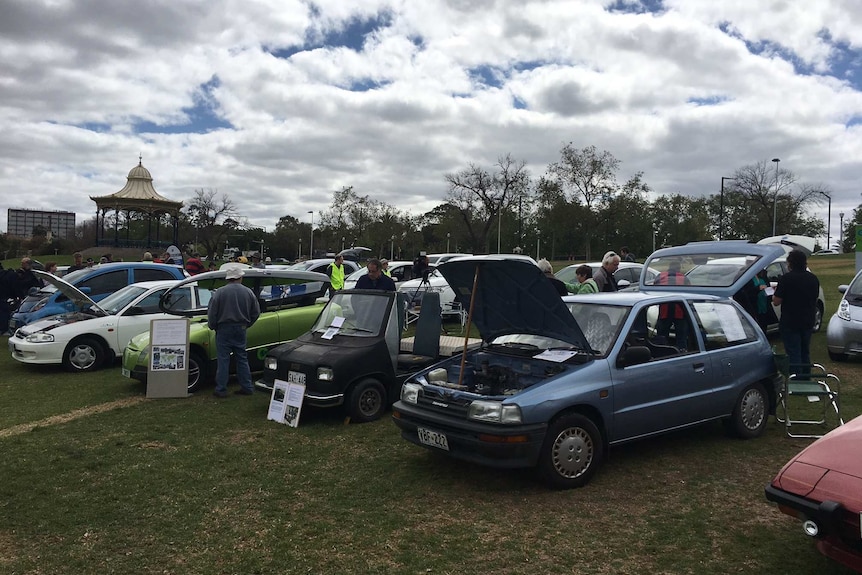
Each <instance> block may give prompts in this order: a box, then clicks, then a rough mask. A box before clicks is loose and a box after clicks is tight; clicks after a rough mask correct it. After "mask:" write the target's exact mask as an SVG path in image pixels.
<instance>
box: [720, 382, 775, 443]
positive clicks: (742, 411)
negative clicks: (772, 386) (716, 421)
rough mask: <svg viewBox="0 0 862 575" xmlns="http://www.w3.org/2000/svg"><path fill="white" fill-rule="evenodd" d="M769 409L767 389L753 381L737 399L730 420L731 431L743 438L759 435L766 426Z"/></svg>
mask: <svg viewBox="0 0 862 575" xmlns="http://www.w3.org/2000/svg"><path fill="white" fill-rule="evenodd" d="M768 409H769V398H768V396H767V395H766V390H765V389H764V388H763V386H762V385H760V384H759V383H752V384H751V385H749V386H748V387H746V388H745V391H743V392H742V393H741V394H739V398H738V399H737V400H736V406H734V408H733V415H731V416H730V420H729V422H728V424H729V429H730V431H731V432H732V433H733V434H734V435H736V436H737V437H741V438H743V439H752V438H754V437H759V436H760V435H761V434H762V433H763V430H764V429H765V428H766V420H767V418H768V417H769V411H768Z"/></svg>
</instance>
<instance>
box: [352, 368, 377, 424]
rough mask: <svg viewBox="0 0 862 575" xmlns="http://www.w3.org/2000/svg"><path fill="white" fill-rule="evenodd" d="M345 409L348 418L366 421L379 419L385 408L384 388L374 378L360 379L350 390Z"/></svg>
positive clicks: (360, 421) (359, 421) (357, 421)
mask: <svg viewBox="0 0 862 575" xmlns="http://www.w3.org/2000/svg"><path fill="white" fill-rule="evenodd" d="M347 410H348V413H349V415H350V420H351V421H355V422H356V423H367V422H369V421H375V420H377V419H380V417H381V416H382V415H383V412H384V411H385V410H386V389H385V388H384V387H383V384H382V383H380V382H379V381H377V380H376V379H372V378H367V379H363V380H361V381H360V382H359V383H357V384H356V385H355V386H353V390H352V391H351V392H350V399H349V400H348V405H347Z"/></svg>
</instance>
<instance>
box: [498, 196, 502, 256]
mask: <svg viewBox="0 0 862 575" xmlns="http://www.w3.org/2000/svg"><path fill="white" fill-rule="evenodd" d="M502 223H503V202H500V208H499V209H498V210H497V253H498V254H499V253H500V227H501V225H502Z"/></svg>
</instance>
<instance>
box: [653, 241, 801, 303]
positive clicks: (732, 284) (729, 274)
mask: <svg viewBox="0 0 862 575" xmlns="http://www.w3.org/2000/svg"><path fill="white" fill-rule="evenodd" d="M784 254H785V251H784V249H783V248H782V247H781V246H778V245H763V244H752V243H748V242H745V241H737V240H730V241H728V240H725V241H714V242H691V243H688V244H685V245H683V246H675V247H670V248H662V249H660V250H657V251H655V252H653V253H652V254H651V255H650V256H649V257H648V258H647V261H646V262H645V263H644V268H643V269H642V270H641V277H640V281H639V284H638V287H639V289H640V290H641V291H659V292H667V291H672V292H680V291H681V292H689V293H696V294H711V295H716V296H720V297H732V296H733V295H734V294H736V293H737V292H738V291H739V290H740V289H742V287H743V286H744V285H745V284H747V283H748V282H750V281H751V280H752V279H754V276H755V275H757V273H758V272H760V271H761V270H762V269H764V268H765V267H767V266H768V265H769V264H771V263H772V262H773V261H775V260H776V259H778V258H780V257H782V256H784ZM737 258H738V259H737ZM710 261H719V262H722V261H723V262H724V263H725V265H726V266H730V268H729V269H728V270H721V271H723V272H724V273H720V274H717V273H712V272H715V271H716V270H710V273H707V274H699V273H696V272H698V271H699V270H705V269H707V268H709V267H710V266H708V265H706V264H708V263H709V262H710ZM737 261H738V263H736V262H737ZM674 265H677V266H679V271H680V273H682V274H684V275H685V276H686V280H687V281H688V280H693V281H692V282H691V283H686V284H685V285H661V284H659V283H656V282H657V281H659V278H660V277H661V276H660V275H659V276H657V277H656V278H650V277H649V274H648V269H649V268H653V269H655V270H659V271H660V272H661V271H665V270H668V269H670V268H671V267H672V266H674ZM716 267H718V266H716Z"/></svg>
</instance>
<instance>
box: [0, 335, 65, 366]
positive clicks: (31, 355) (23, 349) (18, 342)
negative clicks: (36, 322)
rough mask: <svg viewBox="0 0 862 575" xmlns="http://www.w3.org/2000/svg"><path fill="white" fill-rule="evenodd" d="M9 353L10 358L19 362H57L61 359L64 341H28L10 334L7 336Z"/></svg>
mask: <svg viewBox="0 0 862 575" xmlns="http://www.w3.org/2000/svg"><path fill="white" fill-rule="evenodd" d="M8 345H9V353H11V354H12V358H13V359H15V360H17V361H20V362H21V363H31V364H34V365H50V364H58V363H62V361H63V348H64V347H65V344H64V343H58V342H49V343H30V342H28V341H26V340H23V339H21V338H18V337H15V336H12V337H10V338H9V343H8Z"/></svg>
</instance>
